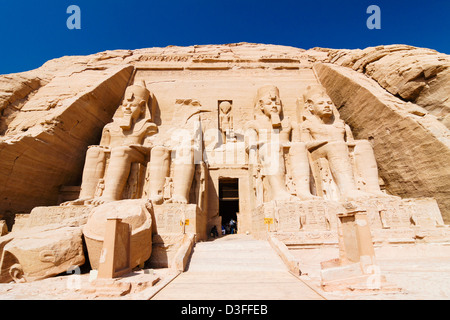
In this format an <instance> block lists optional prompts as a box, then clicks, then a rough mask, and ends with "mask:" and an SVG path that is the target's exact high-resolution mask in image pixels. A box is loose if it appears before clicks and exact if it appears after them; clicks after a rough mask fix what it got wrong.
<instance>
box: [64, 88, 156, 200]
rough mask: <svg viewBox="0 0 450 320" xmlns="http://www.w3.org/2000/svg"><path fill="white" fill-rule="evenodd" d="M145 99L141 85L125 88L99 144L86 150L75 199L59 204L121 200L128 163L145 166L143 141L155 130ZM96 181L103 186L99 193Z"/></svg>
mask: <svg viewBox="0 0 450 320" xmlns="http://www.w3.org/2000/svg"><path fill="white" fill-rule="evenodd" d="M149 99H150V91H149V90H147V88H145V87H144V86H140V85H132V86H129V87H128V88H127V89H126V91H125V96H124V99H123V102H122V104H121V106H120V108H119V109H118V111H117V112H116V115H115V116H114V118H113V121H112V122H111V123H109V124H107V125H106V126H105V127H104V129H103V133H102V138H101V141H100V144H99V145H97V146H90V147H89V148H88V151H87V153H86V161H85V165H84V169H83V178H82V184H81V191H80V196H79V199H78V200H75V201H70V202H66V203H64V204H63V205H80V204H94V205H98V204H101V203H104V202H108V201H117V200H121V199H122V194H123V190H124V187H125V185H126V183H127V179H128V176H129V174H130V169H131V165H132V163H140V164H142V165H146V163H147V161H148V155H149V151H150V147H149V146H147V145H145V139H146V138H147V137H148V136H151V135H153V134H155V133H156V132H157V131H158V129H157V126H156V124H154V123H153V122H152V120H151V114H150V110H149ZM108 159H109V160H108ZM99 182H101V183H102V184H104V185H102V186H101V187H100V189H101V191H100V192H99V190H98V189H99ZM96 195H97V197H96Z"/></svg>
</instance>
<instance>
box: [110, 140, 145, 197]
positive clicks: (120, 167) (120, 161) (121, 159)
mask: <svg viewBox="0 0 450 320" xmlns="http://www.w3.org/2000/svg"><path fill="white" fill-rule="evenodd" d="M144 161H145V155H144V154H142V153H141V152H140V151H138V150H136V149H133V148H131V147H127V146H123V147H115V148H113V149H112V151H111V158H110V160H109V165H108V169H107V170H106V175H105V190H104V191H103V195H102V196H101V199H102V200H106V201H115V200H121V199H122V193H123V189H124V187H125V185H126V183H127V180H128V176H129V174H130V169H131V163H132V162H140V163H143V162H144Z"/></svg>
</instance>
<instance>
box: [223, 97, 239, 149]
mask: <svg viewBox="0 0 450 320" xmlns="http://www.w3.org/2000/svg"><path fill="white" fill-rule="evenodd" d="M219 122H220V131H221V134H222V143H223V144H225V143H227V142H229V141H231V142H235V141H236V137H235V136H234V132H233V115H232V112H231V103H230V102H229V101H221V102H220V103H219Z"/></svg>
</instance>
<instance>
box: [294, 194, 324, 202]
mask: <svg viewBox="0 0 450 320" xmlns="http://www.w3.org/2000/svg"><path fill="white" fill-rule="evenodd" d="M297 197H298V198H299V199H300V200H303V201H306V200H323V198H321V197H319V196H315V195H312V194H311V193H297Z"/></svg>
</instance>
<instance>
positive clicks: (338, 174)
mask: <svg viewBox="0 0 450 320" xmlns="http://www.w3.org/2000/svg"><path fill="white" fill-rule="evenodd" d="M320 149H322V152H325V153H326V157H327V159H328V162H329V165H330V169H331V174H332V175H333V178H334V179H335V182H336V184H337V185H338V187H339V190H340V192H341V195H342V197H343V198H344V199H347V200H352V199H356V198H360V197H363V196H364V197H366V196H368V195H369V194H367V193H365V192H362V191H360V190H358V189H357V187H356V183H355V178H354V176H353V166H352V164H351V162H350V157H349V151H348V147H347V144H346V143H345V142H329V143H327V144H326V145H324V146H323V147H321V148H320Z"/></svg>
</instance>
